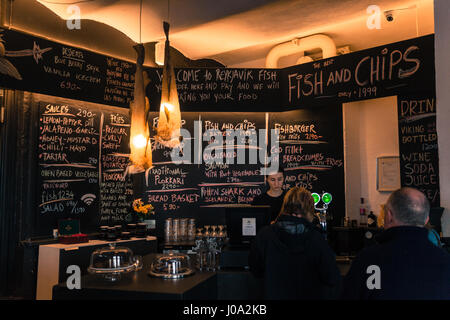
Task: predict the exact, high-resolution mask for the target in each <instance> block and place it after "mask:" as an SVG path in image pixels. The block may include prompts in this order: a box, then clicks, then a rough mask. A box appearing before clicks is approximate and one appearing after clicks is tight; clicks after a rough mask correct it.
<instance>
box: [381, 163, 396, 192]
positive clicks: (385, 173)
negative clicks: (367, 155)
mask: <svg viewBox="0 0 450 320" xmlns="http://www.w3.org/2000/svg"><path fill="white" fill-rule="evenodd" d="M399 188H400V158H399V157H398V156H387V157H378V158H377V190H378V191H395V190H397V189H399Z"/></svg>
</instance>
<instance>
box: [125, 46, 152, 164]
mask: <svg viewBox="0 0 450 320" xmlns="http://www.w3.org/2000/svg"><path fill="white" fill-rule="evenodd" d="M134 49H135V50H136V52H137V55H138V58H137V62H136V75H135V82H134V99H133V101H132V102H131V104H130V113H131V130H130V142H131V143H130V148H131V154H130V160H131V162H132V163H133V165H134V166H135V167H136V168H135V169H136V170H137V171H143V170H146V169H148V168H150V167H152V146H151V141H150V131H149V126H148V114H149V109H150V104H149V101H148V99H147V97H146V96H145V84H144V72H143V67H142V65H143V62H144V57H145V48H144V46H143V45H142V44H138V45H136V46H134Z"/></svg>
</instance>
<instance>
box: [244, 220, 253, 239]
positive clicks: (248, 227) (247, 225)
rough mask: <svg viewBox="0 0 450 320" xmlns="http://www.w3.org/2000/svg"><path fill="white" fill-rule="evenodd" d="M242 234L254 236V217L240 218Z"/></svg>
mask: <svg viewBox="0 0 450 320" xmlns="http://www.w3.org/2000/svg"><path fill="white" fill-rule="evenodd" d="M242 235H243V236H256V218H242Z"/></svg>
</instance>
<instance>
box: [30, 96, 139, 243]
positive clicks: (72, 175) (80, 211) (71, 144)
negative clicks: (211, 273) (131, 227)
mask: <svg viewBox="0 0 450 320" xmlns="http://www.w3.org/2000/svg"><path fill="white" fill-rule="evenodd" d="M48 99H49V101H50V102H44V101H42V102H40V103H39V137H38V140H39V141H38V162H39V196H38V201H39V204H38V212H37V218H36V221H37V225H36V228H35V230H34V232H35V235H40V236H42V235H46V234H47V235H48V234H50V232H51V230H52V228H56V227H57V223H58V220H59V219H64V218H76V219H80V221H81V226H82V231H83V232H93V231H95V230H96V228H97V226H99V225H100V224H115V223H122V222H123V221H125V219H126V218H127V215H128V214H129V213H130V210H129V208H130V203H131V201H132V184H131V182H130V181H129V179H126V178H125V177H124V174H123V173H124V170H125V168H126V166H127V165H128V156H129V153H130V151H129V131H130V119H129V116H128V110H127V109H123V108H115V107H107V106H99V105H94V104H87V103H83V102H77V101H73V102H72V103H61V102H60V101H57V102H55V101H54V100H55V99H54V98H52V97H48Z"/></svg>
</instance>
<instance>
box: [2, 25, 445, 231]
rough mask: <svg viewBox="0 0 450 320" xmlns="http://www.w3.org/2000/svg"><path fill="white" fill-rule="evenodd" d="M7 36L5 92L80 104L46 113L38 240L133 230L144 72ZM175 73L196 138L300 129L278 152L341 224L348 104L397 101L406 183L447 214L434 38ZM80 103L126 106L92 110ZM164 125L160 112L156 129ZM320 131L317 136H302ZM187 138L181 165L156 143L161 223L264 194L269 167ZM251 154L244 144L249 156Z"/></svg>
mask: <svg viewBox="0 0 450 320" xmlns="http://www.w3.org/2000/svg"><path fill="white" fill-rule="evenodd" d="M2 37H3V40H4V46H5V49H6V52H5V56H4V57H2V59H3V62H4V65H8V66H9V67H8V68H2V69H1V70H0V71H1V73H0V86H2V87H6V88H12V89H19V90H25V91H31V92H38V93H44V94H50V95H53V96H59V97H65V98H69V99H75V100H78V101H75V100H73V101H74V102H73V103H68V104H67V105H59V104H58V103H55V101H53V100H52V99H51V98H50V99H49V100H48V101H42V103H40V105H39V108H40V115H41V116H40V120H39V126H40V132H39V136H38V137H37V138H38V139H39V144H40V145H39V150H38V156H39V164H40V165H39V168H40V169H39V175H40V182H39V186H38V188H37V189H38V190H39V191H38V192H39V197H38V198H39V199H40V200H39V203H38V204H37V208H38V209H37V214H38V215H39V217H40V219H38V221H39V222H38V223H39V224H40V227H39V228H38V229H37V230H39V231H38V233H44V234H50V232H51V229H52V228H53V227H55V226H56V225H55V221H56V218H57V217H58V218H59V217H67V216H77V217H80V218H81V220H82V226H83V227H84V229H83V231H85V232H89V231H93V230H94V228H95V226H98V225H99V224H102V223H116V222H120V221H124V219H126V215H127V214H128V210H129V205H130V202H129V199H130V197H131V194H130V193H131V184H130V181H129V180H126V179H124V178H123V171H124V168H125V167H126V164H127V154H128V152H129V149H128V143H129V141H128V135H127V133H128V131H127V130H129V127H128V126H129V117H128V109H127V108H128V106H129V102H130V100H131V99H132V93H133V82H134V71H135V65H134V64H133V63H129V62H126V61H122V60H119V59H114V58H111V57H107V56H103V55H100V54H96V53H93V52H90V51H87V50H82V49H78V48H74V47H70V46H66V45H62V44H59V43H55V42H52V41H48V40H45V39H42V38H38V37H34V36H31V35H27V34H23V33H20V32H16V31H11V30H4V31H3V32H2ZM11 66H12V68H11ZM146 71H147V73H148V76H149V78H150V84H149V85H148V86H147V96H148V97H149V100H150V104H151V110H152V111H157V110H158V107H159V99H160V89H161V74H162V71H161V69H156V68H147V69H146ZM175 72H176V77H177V86H178V93H179V97H180V105H181V110H182V117H183V120H184V125H183V127H184V128H185V129H186V130H187V132H189V133H190V135H191V137H195V134H197V137H202V134H203V133H205V132H206V131H207V130H208V129H217V130H220V131H222V132H223V130H225V129H227V128H236V127H242V128H246V127H247V128H254V129H256V130H257V129H272V128H279V129H280V132H281V130H283V128H294V129H292V130H294V132H291V133H290V134H289V135H288V136H284V137H281V141H280V144H279V148H278V151H279V152H280V160H281V162H282V165H284V166H286V167H287V181H286V184H287V185H289V186H292V185H294V184H296V185H303V186H306V187H307V188H308V189H310V190H314V191H316V192H322V191H329V192H331V193H332V194H333V195H335V197H334V200H333V203H332V208H333V209H332V210H333V213H334V215H335V218H336V220H339V217H340V216H341V215H342V214H343V212H344V208H345V206H344V194H343V192H344V186H343V183H344V173H343V156H342V148H343V147H342V115H341V103H343V102H349V101H355V100H362V99H371V98H380V97H385V96H392V95H397V96H399V97H398V113H399V142H400V161H401V182H402V185H404V186H414V187H417V188H419V189H421V190H423V191H424V192H425V193H426V194H427V196H428V198H429V199H430V201H431V202H432V205H433V206H438V205H439V182H438V180H439V179H438V177H439V172H438V150H437V136H436V115H435V114H436V102H435V77H434V73H435V72H434V35H429V36H425V37H420V38H415V39H410V40H406V41H402V42H398V43H393V44H389V45H385V46H380V47H376V48H371V49H367V50H363V51H358V52H355V53H351V54H347V55H341V56H336V57H333V58H330V59H324V60H320V61H315V62H311V63H307V64H302V65H298V66H293V67H289V68H285V69H225V68H213V69H201V68H183V69H176V70H175ZM80 100H82V101H89V102H95V103H101V104H103V105H110V106H118V107H122V108H114V107H106V106H99V105H97V106H96V107H91V106H89V107H87V104H86V103H83V102H81V101H80ZM156 118H157V113H156V112H155V113H154V121H155V123H156ZM195 121H201V124H200V125H198V126H196V125H195ZM313 125H314V129H315V130H314V132H313V131H310V132H295V130H300V131H302V130H303V129H301V128H302V126H303V128H308V127H309V128H311V126H313ZM286 126H287V127H286ZM299 128H300V129H299ZM287 130H291V129H287ZM305 130H306V129H305ZM240 138H244V139H247V140H242V141H238V140H239V137H238V140H236V142H235V144H236V145H238V148H237V149H236V152H237V151H238V150H239V148H241V147H242V146H241V147H239V144H240V143H243V142H248V138H245V137H240ZM188 141H195V139H186V141H184V145H185V147H184V149H183V156H184V158H183V157H181V156H180V158H181V159H182V160H184V163H182V164H178V163H173V161H172V157H171V156H170V150H167V149H165V148H163V147H161V146H158V145H154V151H153V157H154V162H155V167H154V168H153V169H151V170H150V171H149V172H147V176H146V177H144V180H145V182H146V184H147V185H146V187H145V190H144V191H143V192H142V197H143V198H145V199H147V200H148V202H150V203H152V204H154V205H155V207H156V208H157V212H158V213H157V216H156V219H157V222H158V223H160V222H161V220H162V219H164V218H165V217H167V216H168V214H173V215H186V216H188V215H196V214H197V211H196V210H199V211H198V212H200V211H201V212H204V211H205V210H206V211H207V212H214V210H213V208H214V207H212V206H217V205H224V204H229V203H248V202H250V201H251V198H252V197H253V196H255V195H256V194H258V193H260V192H263V191H264V178H263V177H262V176H261V175H260V174H259V172H258V170H259V168H260V162H258V163H257V164H251V165H242V164H225V165H218V164H216V165H209V164H205V163H204V162H205V159H204V158H203V157H204V156H205V151H207V150H208V148H209V147H208V145H209V144H210V143H211V140H208V139H207V138H205V139H204V140H203V139H202V140H201V143H197V144H195V143H194V142H193V143H192V144H191V148H190V149H189V147H188V145H189V144H188V143H187V142H188ZM269 141H270V139H269ZM89 142H90V143H89ZM242 149H244V147H242ZM250 150H251V149H250V148H248V147H245V155H246V156H249V153H250ZM222 151H223V152H224V154H225V156H226V157H228V156H229V157H230V159H232V158H233V157H234V155H232V154H231V155H228V156H227V152H228V151H229V150H228V149H227V148H226V147H225V148H223V150H222ZM268 151H269V153H270V152H271V151H274V150H268ZM217 152H218V151H217ZM188 154H190V155H191V157H187V155H188ZM207 157H208V156H207ZM186 159H189V160H191V163H189V161H187V160H186ZM200 160H202V161H203V162H202V163H201V164H199V163H198V162H199V161H200ZM258 160H260V159H259V158H258ZM192 162H194V163H192ZM60 199H64V200H61V201H60ZM209 210H212V211H209ZM208 214H209V213H208Z"/></svg>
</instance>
